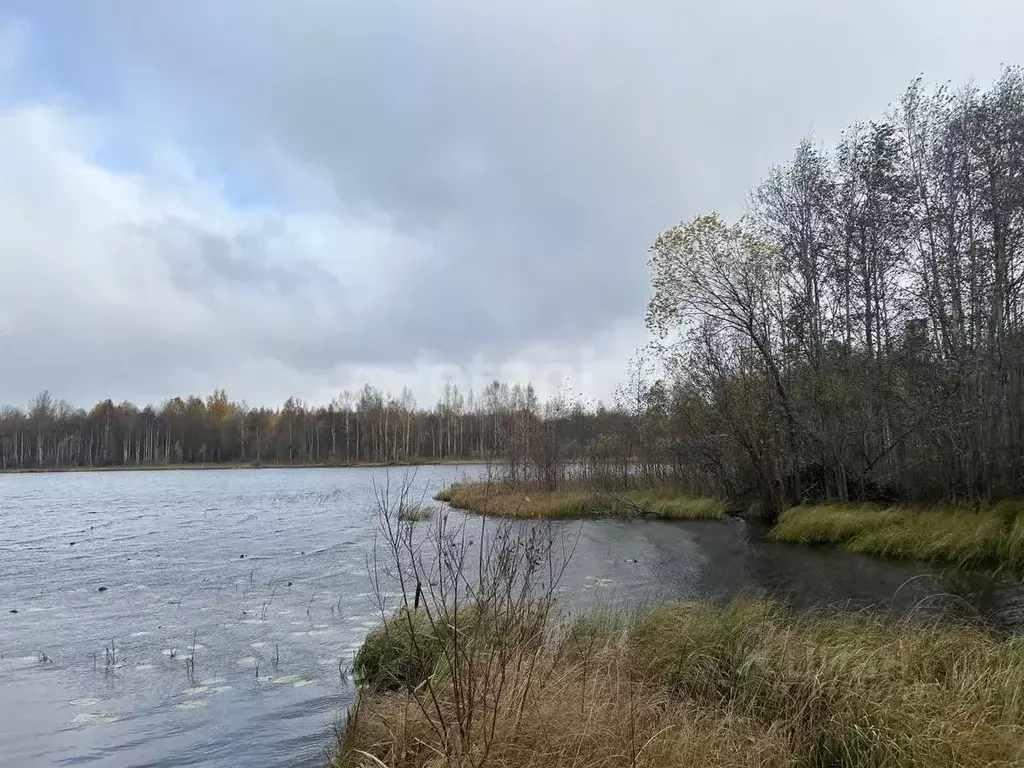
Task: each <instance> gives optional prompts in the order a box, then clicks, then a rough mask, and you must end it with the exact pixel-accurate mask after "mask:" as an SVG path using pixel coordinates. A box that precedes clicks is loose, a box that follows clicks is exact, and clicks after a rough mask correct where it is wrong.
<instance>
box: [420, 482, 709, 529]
mask: <svg viewBox="0 0 1024 768" xmlns="http://www.w3.org/2000/svg"><path fill="white" fill-rule="evenodd" d="M434 498H435V499H437V500H438V501H446V502H448V503H449V504H451V505H452V506H453V507H455V508H456V509H465V510H468V511H470V512H476V513H478V514H488V515H496V516H500V517H537V518H582V517H598V516H618V517H653V518H659V519H663V520H717V519H719V518H721V517H722V515H724V514H725V505H724V504H723V503H721V502H720V501H717V500H715V499H707V498H700V497H693V496H684V495H680V494H678V493H675V492H674V491H671V490H643V491H621V492H615V493H605V492H603V491H597V490H591V489H586V488H565V489H560V490H557V491H554V492H545V491H534V490H530V489H527V488H523V487H520V486H517V485H512V484H508V483H459V484H456V485H453V486H451V487H449V488H445V489H444V490H442V491H441V492H440V493H438V494H437V495H436V496H435V497H434Z"/></svg>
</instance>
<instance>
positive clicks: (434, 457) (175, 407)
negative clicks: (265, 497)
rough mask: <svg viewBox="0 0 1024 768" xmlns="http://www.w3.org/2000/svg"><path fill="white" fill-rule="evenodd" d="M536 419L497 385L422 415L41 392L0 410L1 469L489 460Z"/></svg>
mask: <svg viewBox="0 0 1024 768" xmlns="http://www.w3.org/2000/svg"><path fill="white" fill-rule="evenodd" d="M539 414H540V409H539V405H538V403H537V397H536V395H535V393H534V391H533V389H532V388H531V387H529V386H520V385H512V386H509V385H508V384H506V383H502V382H497V381H495V382H494V383H493V384H491V385H490V386H488V387H486V388H485V389H484V390H483V392H482V393H480V395H479V396H476V395H474V394H473V393H469V394H468V395H463V394H462V393H461V392H460V391H459V389H458V387H457V386H456V385H454V384H449V385H447V386H446V387H445V390H444V394H443V396H442V397H441V399H440V400H439V401H438V403H437V404H436V405H434V406H433V407H432V408H426V409H425V408H420V407H418V406H417V404H416V401H415V399H414V398H413V396H412V395H411V393H410V392H409V391H408V390H407V389H406V390H403V392H402V393H401V394H400V395H398V396H394V395H392V394H390V393H385V392H382V391H381V390H379V389H377V388H375V387H372V386H370V385H367V386H365V387H363V388H362V389H361V390H359V391H358V392H356V393H350V392H346V393H343V394H341V395H340V396H339V397H337V398H335V399H334V400H332V401H331V402H330V403H328V404H326V405H308V404H306V403H304V402H302V401H301V400H298V399H295V398H289V399H288V400H287V401H286V402H285V403H284V405H283V406H281V407H280V408H269V407H249V406H248V405H246V403H244V402H238V401H234V400H231V399H230V398H229V397H228V395H227V393H226V392H225V391H224V390H217V391H215V392H214V393H213V394H211V395H209V396H207V397H199V396H195V395H191V396H188V397H174V398H171V399H169V400H167V401H166V402H164V403H162V404H161V405H159V406H153V405H147V406H144V407H139V406H137V405H135V404H133V403H130V402H122V403H114V402H113V401H112V400H104V401H102V402H99V403H97V404H96V405H94V406H93V407H92V408H90V409H88V410H85V409H82V408H76V407H74V406H72V405H71V404H69V403H68V402H66V401H64V400H60V399H55V398H53V397H52V396H51V395H50V393H49V392H43V393H41V394H40V395H38V396H37V397H36V398H34V400H33V401H32V402H31V403H30V404H29V405H28V407H27V408H24V409H22V408H17V407H6V408H3V409H0V469H62V468H73V467H85V468H88V467H115V466H125V467H135V466H157V465H168V464H217V463H253V464H261V463H269V464H357V463H400V462H409V461H417V460H422V461H442V460H449V459H467V460H487V459H491V458H493V457H494V456H495V455H496V452H497V451H498V446H499V445H504V444H505V443H506V442H508V441H507V435H508V434H509V433H510V432H512V431H516V430H518V431H520V432H521V431H523V420H524V419H527V418H536V417H537V416H539Z"/></svg>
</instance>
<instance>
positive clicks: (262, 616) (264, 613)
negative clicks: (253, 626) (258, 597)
mask: <svg viewBox="0 0 1024 768" xmlns="http://www.w3.org/2000/svg"><path fill="white" fill-rule="evenodd" d="M276 594H277V587H274V591H273V592H271V593H270V599H269V600H267V601H266V602H264V603H263V608H262V610H261V611H260V621H265V620H266V618H267V608H269V607H270V604H271V603H272V602H274V595H276Z"/></svg>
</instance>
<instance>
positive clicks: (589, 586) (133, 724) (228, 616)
mask: <svg viewBox="0 0 1024 768" xmlns="http://www.w3.org/2000/svg"><path fill="white" fill-rule="evenodd" d="M480 471H481V470H480V469H478V468H465V467H463V468H454V467H428V468H420V469H419V470H417V471H416V474H415V478H414V483H415V485H416V489H417V493H419V492H426V493H429V494H432V493H433V491H435V490H436V489H437V488H439V487H441V486H442V485H445V484H447V483H448V482H450V481H451V480H453V479H455V478H456V477H457V476H458V475H464V474H467V473H468V474H470V475H472V474H474V473H476V472H480ZM404 475H405V471H404V470H394V469H392V470H390V472H389V473H388V472H386V471H385V470H383V469H309V470H305V469H293V470H269V469H266V470H215V471H209V470H207V471H165V472H97V473H74V474H53V475H0V523H2V529H0V531H2V532H0V654H2V658H0V765H3V766H68V765H97V766H185V765H189V766H240V765H244V766H282V765H284V766H291V765H297V766H305V765H309V766H314V765H320V764H322V755H323V753H324V751H325V749H326V748H327V747H328V746H329V744H330V741H331V729H332V726H333V724H334V723H335V722H337V720H338V718H339V717H340V716H341V715H342V713H343V712H344V709H345V707H346V706H347V705H348V704H350V703H351V701H352V699H353V695H354V692H353V689H352V687H351V684H350V683H349V682H348V681H347V679H346V677H345V676H344V675H342V674H340V672H342V671H344V669H345V667H346V665H347V664H349V663H350V662H351V659H352V654H353V653H354V651H355V650H356V649H357V648H358V646H359V644H360V642H361V641H362V638H363V637H364V636H365V634H366V632H367V631H368V630H369V629H370V628H372V627H373V626H374V624H375V623H376V621H377V618H376V616H375V614H374V600H373V596H372V594H370V587H369V578H368V575H367V556H368V555H369V553H370V552H371V549H372V542H373V535H374V530H375V525H376V521H375V517H374V514H373V497H374V496H373V494H374V484H375V483H377V484H381V483H383V482H384V481H385V480H387V479H388V478H389V477H390V480H391V482H392V484H394V483H395V482H396V481H397V480H398V479H400V478H401V477H403V476H404ZM471 524H476V523H475V521H471ZM556 528H558V529H559V530H560V531H561V532H562V533H563V534H564V536H565V538H566V539H568V540H571V541H573V542H576V549H575V555H574V557H573V560H572V563H571V565H570V567H569V569H568V571H567V573H566V576H565V578H564V580H563V582H562V589H563V592H564V593H565V597H566V600H567V601H571V602H573V603H577V602H582V603H586V602H591V601H594V602H601V603H605V602H609V601H617V602H625V603H634V602H636V601H639V600H650V599H664V598H682V599H688V598H698V597H728V596H730V595H735V594H750V593H769V594H777V595H782V596H784V597H786V598H789V599H792V600H794V601H795V602H796V603H798V604H802V605H817V604H823V603H827V604H835V603H842V604H845V605H847V606H849V607H851V608H860V607H867V606H875V607H879V608H882V609H884V610H891V611H894V612H897V613H908V612H912V611H913V612H922V613H927V614H933V613H940V614H945V615H952V616H955V617H957V618H959V619H965V620H972V621H973V620H978V619H983V620H985V621H988V622H989V623H992V624H995V625H997V626H1000V627H1004V628H1008V629H1017V628H1019V627H1020V626H1021V624H1022V616H1024V597H1022V592H1021V589H1020V585H1019V584H1018V583H1014V582H1012V581H1008V580H997V579H993V578H991V577H989V576H987V575H984V574H963V573H956V572H944V571H940V570H937V569H934V568H930V567H928V566H924V565H921V564H915V563H899V562H889V561H884V560H879V559H872V558H868V557H861V556H856V555H849V554H843V553H839V552H835V551H832V550H829V549H807V548H801V547H797V546H789V545H782V544H775V543H772V542H768V541H765V540H764V531H763V529H762V528H760V527H759V526H755V525H749V524H747V523H745V522H742V521H739V520H732V519H730V520H727V521H726V522H722V523H713V522H701V523H661V522H628V521H619V520H607V521H591V522H586V523H578V522H575V523H570V522H564V523H558V524H556ZM193 649H194V660H193V662H191V663H194V673H193V674H191V675H190V674H189V671H190V668H191V663H190V662H189V659H190V658H191V657H192V656H193Z"/></svg>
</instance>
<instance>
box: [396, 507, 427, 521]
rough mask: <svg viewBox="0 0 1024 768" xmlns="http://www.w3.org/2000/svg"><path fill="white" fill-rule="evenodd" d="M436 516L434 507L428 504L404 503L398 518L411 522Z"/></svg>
mask: <svg viewBox="0 0 1024 768" xmlns="http://www.w3.org/2000/svg"><path fill="white" fill-rule="evenodd" d="M433 516H434V508H433V507H432V506H430V505H427V504H404V505H402V506H401V507H400V508H399V510H398V519H399V520H407V521H409V522H418V521H421V520H430V519H431V518H432V517H433Z"/></svg>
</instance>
